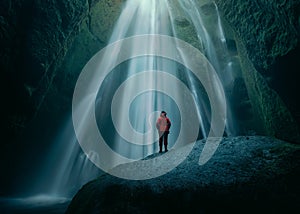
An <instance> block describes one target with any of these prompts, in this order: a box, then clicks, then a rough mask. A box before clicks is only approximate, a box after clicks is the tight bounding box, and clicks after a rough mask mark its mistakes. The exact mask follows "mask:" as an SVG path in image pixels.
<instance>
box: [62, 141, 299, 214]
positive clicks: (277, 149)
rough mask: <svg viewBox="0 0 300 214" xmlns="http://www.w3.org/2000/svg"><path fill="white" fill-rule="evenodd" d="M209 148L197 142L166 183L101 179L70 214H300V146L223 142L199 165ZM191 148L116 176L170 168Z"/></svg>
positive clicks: (77, 198)
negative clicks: (297, 211) (296, 212)
mask: <svg viewBox="0 0 300 214" xmlns="http://www.w3.org/2000/svg"><path fill="white" fill-rule="evenodd" d="M204 143H205V141H198V142H196V144H195V146H194V148H193V150H192V151H191V153H190V154H189V155H188V156H187V157H186V159H185V160H184V161H183V162H182V163H181V164H180V165H179V166H177V167H176V168H175V169H173V170H172V171H171V172H169V173H167V174H165V175H163V176H161V177H157V178H152V179H148V180H126V179H121V178H117V177H113V176H111V175H109V174H105V175H103V176H100V177H99V178H98V179H96V180H94V181H91V182H89V183H88V184H86V185H84V186H83V187H82V189H80V191H79V192H78V193H77V194H76V195H75V197H74V198H73V200H72V202H71V204H70V205H69V207H68V209H67V211H66V213H72V214H73V213H162V212H164V213H166V212H167V213H170V212H176V213H178V212H184V213H190V212H192V211H193V212H196V213H217V212H218V213H220V212H225V211H228V212H230V213H256V212H258V211H267V212H268V213H282V212H286V213H289V212H290V211H292V210H294V209H299V208H300V207H299V204H300V203H299V202H300V198H299V193H300V188H299V183H298V181H299V175H300V173H299V172H300V171H299V170H300V162H299V160H300V159H299V157H300V150H299V149H300V146H299V145H294V144H290V143H287V142H284V141H280V140H276V139H274V138H270V137H260V136H251V137H246V136H240V137H234V138H224V139H223V140H222V142H221V144H220V146H219V147H218V149H217V151H216V152H215V154H214V155H213V157H212V158H211V159H210V160H209V161H208V162H207V163H206V164H204V165H199V164H198V160H199V156H200V153H201V151H202V149H203V146H204ZM190 146H191V145H187V146H185V147H182V148H180V149H177V150H170V151H169V152H167V153H165V154H163V155H162V156H159V155H158V154H154V155H152V156H150V157H148V158H146V159H147V161H153V165H152V167H149V168H148V169H147V168H145V164H144V163H143V161H144V160H141V161H136V162H133V163H128V164H123V165H119V166H117V167H116V168H114V169H112V171H111V172H112V173H113V172H116V171H119V172H124V175H125V174H126V173H131V172H133V173H137V174H139V173H140V171H143V172H144V171H147V170H149V171H151V170H154V169H155V168H156V167H157V168H158V167H165V166H167V165H170V164H172V163H170V161H169V160H170V159H172V158H179V156H181V155H182V154H183V153H184V152H185V151H186V150H187V149H189V147H190ZM158 156H159V157H160V158H161V162H159V163H158V162H157V157H158ZM149 165H151V164H149ZM139 169H141V170H139Z"/></svg>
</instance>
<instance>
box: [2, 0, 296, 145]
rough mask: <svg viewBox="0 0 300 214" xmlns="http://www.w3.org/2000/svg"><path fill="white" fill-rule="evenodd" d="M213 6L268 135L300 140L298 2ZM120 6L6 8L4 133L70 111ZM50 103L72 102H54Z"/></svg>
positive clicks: (72, 3)
mask: <svg viewBox="0 0 300 214" xmlns="http://www.w3.org/2000/svg"><path fill="white" fill-rule="evenodd" d="M216 3H217V5H218V7H219V9H220V11H221V14H222V15H223V17H224V18H225V19H226V20H227V22H228V27H229V28H232V30H233V32H234V34H235V37H236V38H235V40H236V42H237V44H238V47H239V58H240V61H242V65H243V69H242V70H243V73H244V76H245V82H246V87H247V90H248V94H249V97H250V100H251V104H252V107H254V110H255V112H256V114H255V115H259V119H260V121H261V122H260V123H261V126H262V129H263V133H265V134H268V135H273V136H277V137H279V138H282V139H286V140H290V141H299V134H298V133H299V102H298V101H297V100H298V99H295V97H293V95H292V94H295V93H296V91H297V90H298V84H297V80H298V79H297V78H296V76H297V75H296V73H295V72H296V69H292V68H291V67H290V66H291V65H293V66H294V67H298V65H299V62H298V60H297V56H298V54H297V53H299V45H298V44H299V41H298V40H299V7H300V6H299V2H298V1H296V0H288V1H273V2H269V1H265V0H257V1H241V0H230V1H222V0H217V1H216ZM121 4H122V1H121V0H105V1H99V0H93V1H92V0H89V1H87V0H69V1H64V2H60V1H56V0H51V1H50V0H49V1H33V0H31V1H22V0H15V1H2V3H1V9H0V10H1V16H0V22H1V30H0V35H1V47H3V48H2V50H1V59H0V65H1V68H3V69H2V70H3V71H4V78H3V81H2V82H3V84H1V86H2V90H3V91H8V92H9V93H5V99H6V100H8V103H7V105H5V107H6V108H5V110H4V111H5V112H6V113H7V114H6V116H7V131H8V132H7V133H12V134H14V133H15V132H19V131H22V130H23V129H24V128H25V127H27V125H28V122H29V121H31V120H32V118H34V116H35V115H36V114H37V113H38V112H40V111H46V112H47V113H50V114H53V112H55V111H57V110H58V111H61V110H62V109H61V108H65V107H64V106H66V105H69V103H70V100H71V97H70V96H71V94H72V90H73V87H74V84H75V81H76V78H77V76H78V74H79V72H80V70H81V69H82V67H83V66H84V65H85V63H86V62H87V61H88V59H89V58H90V57H91V56H92V55H93V54H94V53H95V52H97V51H98V50H100V49H101V48H103V47H104V46H105V45H106V42H107V41H108V39H109V36H110V33H111V31H112V28H113V25H114V21H115V20H116V19H117V17H118V14H119V13H120V10H121V6H122V5H121ZM210 4H211V3H210V1H199V5H200V6H201V7H202V8H203V9H204V12H205V11H206V12H208V13H209V9H210V8H211V7H212V6H211V5H210ZM175 27H176V28H178V29H179V35H178V36H179V37H180V38H181V39H185V40H186V41H188V42H189V43H191V44H193V45H194V46H196V47H197V46H198V45H199V44H197V43H196V42H195V41H194V40H195V38H196V37H194V36H192V35H191V34H193V32H194V31H193V29H192V28H191V27H190V25H189V23H188V21H187V20H185V19H183V18H181V17H177V19H176V20H175ZM180 29H182V30H180ZM187 32H189V33H188V34H187ZM182 37H184V38H182ZM231 39H232V38H231ZM230 41H232V40H228V42H230ZM228 45H229V46H230V44H229V43H228ZM199 48H200V49H201V47H199ZM256 72H259V74H261V77H260V78H258V77H257V76H258V75H259V74H256ZM258 79H259V80H258ZM57 91H60V92H61V93H60V96H59V97H57ZM270 91H272V92H270ZM270 94H272V95H271V96H269V95H270ZM264 95H265V96H264ZM278 95H279V97H280V98H279V97H278ZM53 99H59V100H64V101H63V102H67V103H60V104H57V103H53V102H52V101H53ZM274 99H275V100H277V101H275V102H273V101H274ZM295 121H296V122H295ZM278 124H282V125H278ZM295 133H296V134H295ZM289 136H293V137H289Z"/></svg>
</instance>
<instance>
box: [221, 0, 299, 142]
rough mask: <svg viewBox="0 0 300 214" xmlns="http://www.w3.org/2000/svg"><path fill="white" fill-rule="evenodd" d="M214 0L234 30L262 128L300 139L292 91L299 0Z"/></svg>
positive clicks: (297, 52) (294, 83) (275, 133)
mask: <svg viewBox="0 0 300 214" xmlns="http://www.w3.org/2000/svg"><path fill="white" fill-rule="evenodd" d="M216 3H217V4H218V6H219V8H220V10H221V11H222V14H223V17H224V18H225V19H226V20H227V21H228V22H229V25H230V26H231V27H232V29H233V31H234V32H235V37H236V41H237V45H238V49H239V55H240V60H241V63H242V67H243V68H242V70H243V75H244V78H245V83H246V86H247V89H248V94H249V97H250V100H251V103H252V106H253V108H254V110H255V112H256V114H257V115H258V116H259V118H260V120H261V123H262V126H263V129H264V132H265V133H266V134H268V135H272V136H277V137H279V138H282V139H286V140H290V141H294V142H299V141H300V140H299V139H300V138H299V124H300V120H299V109H300V108H299V107H300V105H299V102H298V101H296V100H297V99H295V97H294V96H295V95H296V91H298V90H299V86H298V85H299V84H298V82H299V78H297V76H298V75H297V73H296V72H297V71H296V70H297V68H298V67H299V60H297V56H299V38H300V37H299V32H300V23H299V8H300V3H299V1H297V0H288V1H272V2H270V1H265V0H255V1H242V0H229V1H223V0H217V1H216ZM292 94H294V96H293V95H292ZM293 97H294V98H293Z"/></svg>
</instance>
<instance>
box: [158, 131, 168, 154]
mask: <svg viewBox="0 0 300 214" xmlns="http://www.w3.org/2000/svg"><path fill="white" fill-rule="evenodd" d="M168 135H169V132H168V131H166V132H161V131H160V132H159V136H160V137H159V151H160V152H162V143H163V142H164V146H165V151H168Z"/></svg>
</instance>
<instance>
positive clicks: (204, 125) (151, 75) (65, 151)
mask: <svg viewBox="0 0 300 214" xmlns="http://www.w3.org/2000/svg"><path fill="white" fill-rule="evenodd" d="M175 2H176V4H177V5H179V8H178V10H180V11H181V13H182V14H185V17H186V19H188V20H190V22H191V23H192V25H193V26H194V28H195V30H196V33H197V34H198V35H197V36H198V39H199V41H198V42H199V44H201V45H202V47H203V49H204V54H205V56H206V57H207V58H208V60H209V62H210V63H211V64H212V65H213V67H214V69H215V70H216V71H217V74H218V76H219V78H220V80H221V82H222V84H223V85H225V87H226V84H228V82H230V81H232V79H231V77H230V74H228V72H227V73H226V74H224V73H222V72H223V70H224V64H225V65H228V63H229V61H228V58H230V56H229V52H228V51H227V50H226V45H225V42H226V39H225V37H224V32H223V30H222V25H221V21H220V16H219V13H218V8H217V7H216V5H215V4H212V5H214V6H215V7H214V12H215V13H216V15H215V18H216V20H217V21H216V22H215V23H214V26H209V28H210V29H211V28H214V30H215V34H214V35H211V34H210V32H211V31H208V30H207V27H208V26H207V25H208V24H207V23H206V22H205V20H204V19H203V17H202V14H201V10H200V9H199V3H198V4H196V3H195V1H193V0H187V1H178V2H177V1H168V0H127V1H126V2H125V5H124V8H123V10H122V13H121V14H120V17H119V19H118V21H117V22H116V24H115V27H114V31H113V33H112V36H111V39H110V41H109V44H115V45H111V46H108V48H110V50H109V51H102V52H101V53H100V54H99V55H97V56H95V57H94V61H92V62H91V63H89V64H87V66H86V67H85V69H84V71H90V70H91V69H94V70H93V71H95V72H94V73H92V74H90V73H89V74H88V75H90V76H89V77H88V78H86V79H88V80H90V82H84V84H81V85H80V84H79V85H80V86H77V90H76V89H75V92H74V100H75V101H73V124H75V132H76V136H75V135H74V132H73V130H70V129H72V128H73V127H72V119H71V118H70V119H69V122H68V124H67V125H66V128H65V132H64V133H65V134H64V135H63V136H60V137H59V138H58V139H57V147H55V148H54V149H53V151H51V154H49V156H50V157H55V158H50V159H49V160H48V162H47V164H45V167H44V169H43V170H44V171H45V172H47V173H43V176H42V178H43V179H41V180H40V181H39V182H40V185H38V187H37V188H38V189H42V190H43V191H44V192H46V193H49V194H54V195H61V196H68V197H71V196H72V195H73V194H74V193H75V192H76V190H78V188H79V187H80V186H81V185H82V184H83V183H86V182H87V181H89V180H91V179H94V178H95V177H96V176H98V175H99V174H101V171H100V170H98V169H97V168H96V167H95V166H92V165H91V162H90V160H91V161H92V162H93V163H94V164H96V165H97V163H100V164H99V165H97V166H98V167H99V168H101V169H103V170H104V171H109V169H110V168H112V167H114V166H116V165H118V164H121V163H127V162H130V161H134V160H138V159H142V158H144V157H146V156H148V155H150V154H153V153H156V152H157V151H158V148H157V140H158V134H157V132H156V130H155V121H156V118H157V117H158V114H159V112H160V111H161V110H165V111H166V112H167V113H168V116H169V117H170V118H171V121H172V129H171V134H170V138H169V141H170V142H169V143H170V148H172V147H173V148H176V147H177V146H183V145H186V144H188V143H192V142H195V140H197V139H200V138H206V137H207V136H208V135H209V130H210V126H211V120H212V119H211V118H212V117H213V115H212V107H210V103H209V102H210V101H211V100H210V99H209V96H210V93H208V92H207V91H206V90H207V87H209V88H210V90H211V91H212V92H211V94H215V97H216V98H214V99H216V100H218V102H220V101H224V100H223V99H222V96H223V93H222V91H223V88H222V86H221V85H220V84H219V83H218V81H216V77H215V76H213V75H211V76H209V75H210V74H209V73H204V74H201V75H202V76H203V75H204V76H205V80H207V83H205V84H207V85H209V86H207V85H206V86H205V84H204V85H203V82H201V81H199V78H197V75H200V74H197V73H196V74H195V73H194V72H193V71H191V68H189V67H187V66H186V65H188V64H192V63H193V62H192V61H193V59H192V58H193V57H191V56H190V55H188V54H185V53H184V51H182V47H181V46H180V45H181V44H182V43H180V42H176V40H174V41H175V42H174V43H171V42H170V43H168V41H169V40H172V39H169V37H176V35H177V32H176V28H175V27H174V26H175V25H176V23H174V20H173V17H174V16H175V15H174V14H173V13H172V9H171V7H174V4H175ZM197 2H199V1H197ZM200 2H201V1H200ZM208 2H210V1H205V3H208ZM139 35H163V36H168V37H163V36H161V37H160V36H156V37H155V36H148V37H147V36H144V37H138V36H139ZM134 36H137V37H136V39H134V40H130V41H131V42H123V43H121V45H119V43H118V41H120V40H123V39H126V38H129V37H131V38H132V37H134ZM141 38H142V40H141ZM153 38H154V39H153ZM166 39H167V40H166ZM126 41H127V40H126ZM132 41H133V42H132ZM172 41H173V40H172ZM141 46H143V48H144V49H145V50H146V51H145V53H143V54H140V53H138V51H139V50H140V47H141ZM108 48H107V49H108ZM120 50H122V51H120ZM124 50H125V52H126V53H124ZM170 50H171V51H170ZM189 50H190V49H189ZM137 53H138V54H137ZM156 53H163V54H166V55H167V54H169V56H170V57H165V56H164V55H163V54H160V55H159V54H156ZM172 54H174V57H173V56H172ZM123 55H126V56H130V57H123ZM131 56H132V57H131ZM122 57H123V58H122ZM201 57H203V56H201ZM95 59H99V62H95ZM120 59H123V60H120ZM220 62H221V63H220ZM208 64H209V63H208V62H206V59H205V60H203V67H201V68H203V69H202V70H204V71H201V72H205V71H207V70H210V69H213V68H212V67H211V66H210V65H208ZM105 70H109V71H108V72H107V73H105V74H103V71H105ZM84 71H83V72H82V73H83V74H82V75H81V76H83V75H85V73H84ZM197 72H198V71H197ZM198 77H199V76H198ZM210 83H211V84H210ZM82 85H83V86H84V89H83V92H82V91H80V90H79V88H80V89H81V87H82ZM205 91H206V92H205ZM82 94H86V95H87V96H82ZM78 97H80V98H82V97H84V99H79V98H78ZM219 98H220V99H219ZM74 102H75V103H76V104H78V105H76V106H75V107H74ZM223 104H224V105H226V103H223ZM225 107H226V106H225ZM74 115H75V116H74ZM79 116H80V117H79ZM222 116H223V115H221V117H222ZM231 116H232V114H231V112H230V110H229V111H227V117H226V118H224V119H225V120H226V132H227V134H231V133H234V122H233V121H234V120H233V118H232V117H231ZM74 118H75V119H74ZM78 118H79V119H78ZM221 119H223V118H221ZM91 120H92V122H91ZM194 121H196V123H198V125H195V126H194V124H193V122H194ZM95 127H96V128H95ZM217 129H218V128H216V130H213V131H215V132H217ZM91 130H92V131H94V133H96V134H95V135H94V134H90V132H91ZM182 130H186V132H187V134H185V133H184V131H182ZM99 133H100V134H99ZM177 139H180V140H177ZM77 140H78V141H79V143H80V142H82V141H84V142H85V143H87V144H89V146H91V144H93V143H95V142H99V141H102V142H105V143H106V144H105V145H104V144H103V145H101V146H99V145H96V147H97V148H96V147H95V148H93V149H91V150H89V151H88V150H87V149H86V148H84V146H83V145H82V144H80V145H81V147H82V149H83V151H84V152H85V153H83V152H82V150H81V149H80V148H79V144H78V143H77ZM179 141H180V142H179ZM183 141H185V142H183ZM214 149H216V148H214ZM110 150H113V152H112V153H113V155H114V156H109V155H107V153H103V152H105V151H110ZM102 154H103V155H102ZM112 157H113V158H112ZM54 159H55V160H56V161H55V162H53V160H54ZM203 162H205V161H203ZM50 163H51V164H50ZM179 163H180V162H178V163H177V162H176V164H179ZM101 164H102V165H101ZM53 169H55V170H53ZM49 174H53V175H54V178H53V179H51V180H52V181H49V179H47V178H46V177H47V176H49ZM43 182H45V183H43ZM42 186H43V187H42ZM45 187H48V188H45ZM70 190H71V191H70Z"/></svg>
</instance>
